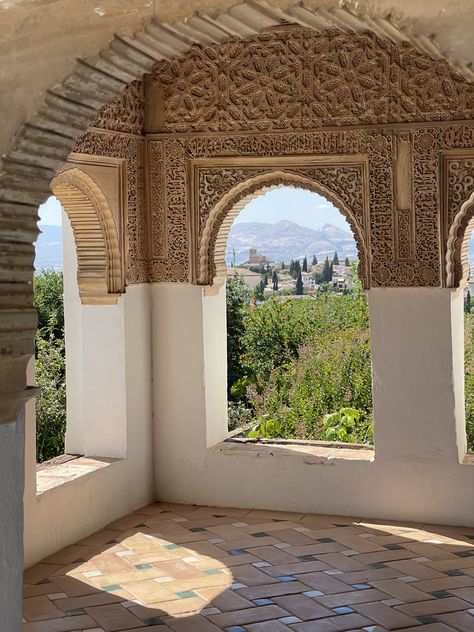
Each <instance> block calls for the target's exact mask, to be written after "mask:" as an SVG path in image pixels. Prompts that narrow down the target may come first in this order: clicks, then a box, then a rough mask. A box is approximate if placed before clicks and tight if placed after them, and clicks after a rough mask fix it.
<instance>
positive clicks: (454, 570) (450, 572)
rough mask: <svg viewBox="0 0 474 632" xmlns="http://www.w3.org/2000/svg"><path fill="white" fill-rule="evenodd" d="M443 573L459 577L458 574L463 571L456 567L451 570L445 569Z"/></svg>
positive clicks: (461, 573)
mask: <svg viewBox="0 0 474 632" xmlns="http://www.w3.org/2000/svg"><path fill="white" fill-rule="evenodd" d="M445 575H449V576H450V577H459V576H460V575H464V573H463V572H462V571H460V570H458V569H453V570H451V571H445Z"/></svg>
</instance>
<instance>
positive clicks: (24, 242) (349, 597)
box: [0, 0, 474, 632]
mask: <svg viewBox="0 0 474 632" xmlns="http://www.w3.org/2000/svg"><path fill="white" fill-rule="evenodd" d="M198 4H199V6H198ZM96 5H97V3H95V2H91V1H90V0H84V2H81V3H77V2H74V0H37V1H36V2H30V1H28V0H19V1H15V0H12V1H11V2H10V1H7V2H4V3H3V5H2V6H0V69H1V70H0V76H1V78H2V86H3V90H2V92H1V94H0V112H1V113H2V114H3V116H2V126H1V127H0V150H1V156H2V158H1V165H0V273H1V280H0V336H1V341H2V344H1V346H0V552H1V555H0V585H1V586H2V591H0V613H1V619H2V622H3V623H2V624H1V625H0V628H1V630H2V632H3V631H5V632H19V631H20V630H21V629H23V630H24V632H79V631H84V632H85V631H88V632H113V631H117V632H118V631H122V630H123V631H125V630H128V631H129V632H137V631H138V630H141V629H150V630H153V631H155V630H156V632H165V631H166V630H175V631H176V632H180V631H182V632H184V631H186V630H190V631H192V632H200V631H202V632H206V631H209V632H212V631H213V630H214V631H215V632H217V631H218V630H227V631H229V632H265V631H269V632H283V631H284V630H294V631H295V632H310V631H313V630H314V631H316V632H325V631H328V632H332V631H336V630H340V631H341V632H344V631H359V630H365V631H366V632H369V631H371V632H383V631H384V630H407V631H408V630H412V629H413V630H414V629H419V630H424V631H426V632H450V631H452V630H456V631H458V632H459V631H461V632H463V631H472V630H474V561H471V560H474V503H473V500H472V488H473V483H474V470H473V466H474V457H473V455H471V454H469V453H468V452H467V447H466V446H467V443H466V431H465V412H464V351H463V348H464V326H463V304H464V289H465V287H466V283H467V277H468V261H467V243H468V241H469V238H470V236H471V232H472V228H473V225H474V120H473V114H474V85H473V79H474V72H473V70H472V63H473V62H474V59H473V56H472V44H471V42H472V29H473V26H474V20H473V13H472V6H471V3H470V1H469V0H456V1H455V2H451V3H445V2H443V0H431V1H430V2H427V1H425V0H423V1H421V0H420V1H419V2H418V3H412V4H411V5H410V6H408V5H407V3H405V2H403V1H402V0H397V1H395V0H394V1H393V2H389V0H379V2H378V3H372V2H368V1H367V2H366V1H360V2H347V3H345V2H344V3H341V2H335V1H334V0H321V1H320V2H319V3H318V2H313V1H312V0H308V2H304V3H301V2H297V3H296V2H293V1H290V0H272V1H271V2H263V1H260V0H247V1H246V2H243V3H242V2H238V3H235V1H234V0H206V1H203V2H200V3H197V2H196V1H195V0H189V1H188V2H187V3H184V2H172V3H165V2H162V1H161V0H156V1H155V2H153V3H142V2H138V1H137V0H131V1H130V2H127V3H124V2H120V0H104V1H103V2H101V4H100V6H96ZM280 186H290V187H295V188H300V189H307V190H310V191H313V192H316V193H319V194H320V195H323V196H324V197H326V198H327V199H328V200H330V201H331V202H332V203H333V204H334V205H335V206H337V208H338V209H339V210H340V211H341V213H342V214H343V215H344V217H345V218H346V220H347V222H348V223H349V225H350V227H351V230H352V232H353V235H354V239H355V241H356V244H357V250H358V260H359V267H358V273H359V277H360V280H361V283H362V286H363V288H364V290H365V292H366V295H367V299H368V304H369V317H370V336H371V349H372V384H373V400H374V423H375V446H374V447H373V448H372V447H367V446H365V447H363V448H360V449H349V448H345V447H338V446H331V445H327V444H317V443H313V444H311V445H302V444H298V443H294V444H292V443H291V442H290V443H285V444H282V443H278V442H274V443H270V442H268V443H264V444H259V443H256V444H255V443H251V442H250V443H249V442H245V441H240V442H239V441H229V440H228V430H227V395H226V377H227V376H226V372H227V366H226V345H227V342H226V302H225V292H226V287H225V248H226V243H227V238H228V234H229V229H230V226H231V224H232V222H233V220H234V219H235V218H236V217H237V215H238V214H239V212H240V211H241V210H242V208H243V207H244V206H245V204H246V203H247V202H248V201H249V200H250V199H252V198H253V197H255V196H258V195H261V194H263V193H265V192H266V191H268V190H270V189H272V188H274V187H280ZM52 194H54V195H55V196H56V197H57V198H58V199H59V201H60V202H61V205H62V208H63V242H64V279H65V293H64V305H65V307H64V309H65V321H66V358H67V374H68V383H67V389H68V392H67V407H68V410H67V433H66V450H65V451H66V453H67V454H70V455H76V456H78V457H79V458H74V459H72V460H68V459H67V458H66V459H62V460H59V461H58V462H56V463H54V464H52V465H51V466H49V467H45V468H42V469H40V470H39V471H37V468H36V462H35V460H36V459H35V454H36V450H35V397H36V396H38V394H39V393H38V389H37V388H36V387H35V376H34V341H35V332H36V312H35V310H34V308H33V295H32V282H33V276H34V268H33V261H34V242H35V241H36V239H37V235H38V228H37V221H38V214H37V212H38V206H39V205H40V204H41V203H42V202H44V201H45V200H46V199H47V198H48V197H49V196H50V195H52ZM23 572H25V574H24V577H23ZM23 582H24V598H25V603H24V608H23V605H22V589H23Z"/></svg>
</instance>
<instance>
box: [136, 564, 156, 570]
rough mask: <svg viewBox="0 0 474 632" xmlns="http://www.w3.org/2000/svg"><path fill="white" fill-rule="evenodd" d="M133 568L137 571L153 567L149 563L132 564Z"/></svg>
mask: <svg viewBox="0 0 474 632" xmlns="http://www.w3.org/2000/svg"><path fill="white" fill-rule="evenodd" d="M134 566H135V568H136V569H137V570H139V571H144V570H146V569H147V568H153V566H152V565H151V564H134Z"/></svg>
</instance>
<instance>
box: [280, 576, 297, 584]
mask: <svg viewBox="0 0 474 632" xmlns="http://www.w3.org/2000/svg"><path fill="white" fill-rule="evenodd" d="M277 579H278V581H280V582H296V581H297V579H296V577H293V575H280V577H277Z"/></svg>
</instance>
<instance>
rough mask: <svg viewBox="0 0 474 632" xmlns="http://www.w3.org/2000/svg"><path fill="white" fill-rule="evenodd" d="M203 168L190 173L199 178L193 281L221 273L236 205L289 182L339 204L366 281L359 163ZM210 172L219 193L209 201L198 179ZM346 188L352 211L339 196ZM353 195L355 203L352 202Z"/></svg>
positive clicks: (208, 281) (203, 281)
mask: <svg viewBox="0 0 474 632" xmlns="http://www.w3.org/2000/svg"><path fill="white" fill-rule="evenodd" d="M203 171H204V170H201V169H199V173H198V174H197V176H196V177H197V181H198V182H200V183H201V186H199V189H198V190H199V195H198V199H197V200H196V201H197V207H196V209H195V214H196V215H197V216H198V217H199V219H200V222H201V225H200V230H199V234H198V247H197V254H198V259H197V261H196V276H197V281H198V282H199V283H201V284H204V285H208V284H209V285H210V284H212V282H213V279H214V278H215V277H225V275H226V267H227V266H226V261H225V251H226V245H227V238H228V235H229V230H230V228H231V226H232V222H233V221H234V219H235V218H236V217H237V215H238V214H239V212H240V211H241V209H242V207H243V206H244V205H245V204H247V203H248V202H249V201H250V200H251V199H252V198H254V197H255V196H256V195H260V194H262V193H265V192H267V191H268V190H270V189H272V188H275V187H279V186H291V187H295V188H303V189H307V190H310V191H314V192H315V193H319V194H321V195H324V196H325V197H326V198H327V199H328V200H330V201H331V202H333V203H334V204H335V205H337V206H338V207H339V209H340V210H341V211H342V213H343V214H344V215H345V217H346V219H347V220H348V222H349V224H350V226H351V228H352V231H353V234H354V237H355V240H356V244H357V249H358V253H359V275H360V277H361V280H362V284H363V286H364V287H365V288H367V287H369V270H368V257H367V246H366V240H367V235H366V229H367V225H366V221H365V218H364V216H363V206H364V205H363V197H364V165H363V164H362V165H350V164H349V165H344V164H341V165H332V166H329V165H328V166H326V167H321V166H308V165H306V166H298V167H294V168H288V169H285V170H283V169H274V168H271V167H270V168H269V167H268V166H267V167H260V168H257V169H255V168H254V169H239V170H235V171H234V173H231V172H230V170H228V171H227V173H226V174H225V175H224V178H222V175H221V174H222V171H223V170H222V169H221V170H220V173H219V170H217V169H216V170H215V171H216V173H215V174H214V175H213V174H212V173H209V172H210V171H211V170H209V169H208V170H206V171H205V172H204V173H203ZM215 178H218V179H219V180H221V189H220V198H219V200H218V201H215V203H212V206H210V205H209V200H208V199H207V195H206V186H203V185H202V182H203V181H207V182H208V183H212V182H213V180H214V181H215ZM232 181H233V184H232ZM211 190H212V191H213V193H214V191H215V187H214V186H212V185H211ZM348 190H351V191H352V193H353V197H352V199H353V200H354V201H355V202H356V204H355V206H356V207H358V209H357V211H356V212H353V211H352V210H351V209H350V207H348V206H347V205H346V201H345V199H344V198H347V192H348ZM224 191H225V193H224ZM341 193H342V195H341ZM358 198H359V200H358ZM357 200H358V202H359V204H357ZM213 202H214V201H213ZM206 206H207V209H206ZM199 211H201V212H199Z"/></svg>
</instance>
